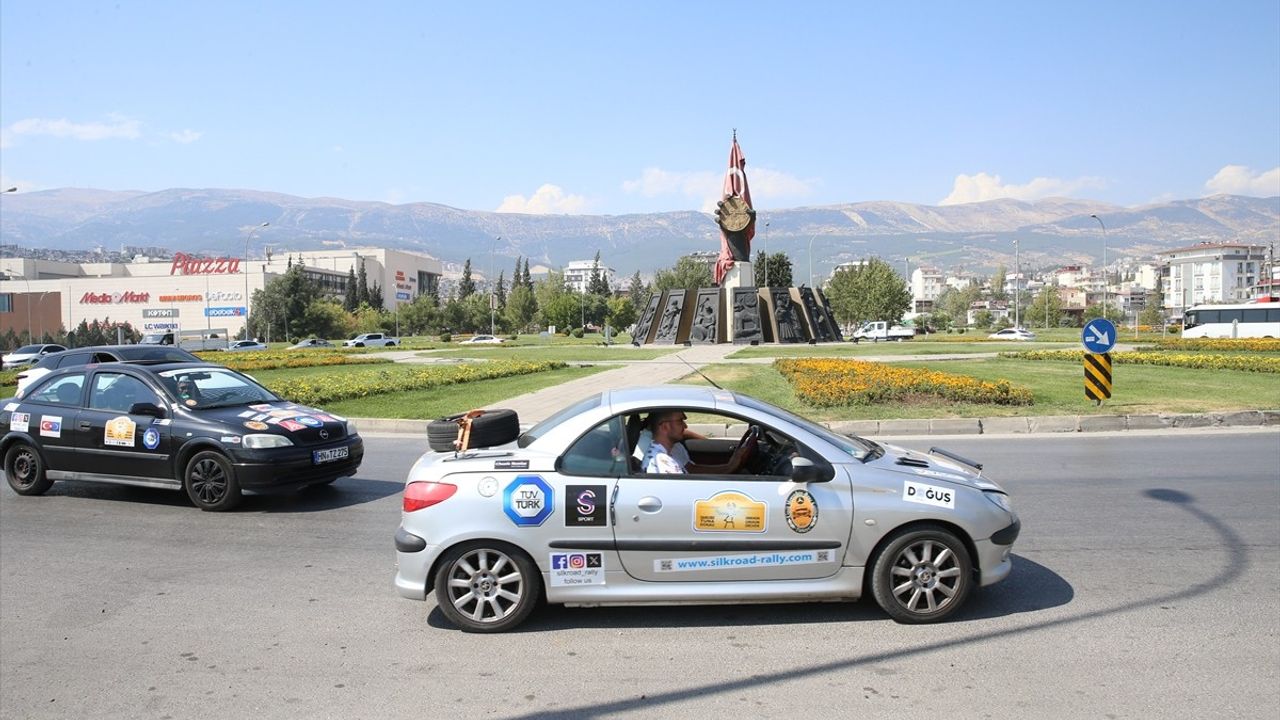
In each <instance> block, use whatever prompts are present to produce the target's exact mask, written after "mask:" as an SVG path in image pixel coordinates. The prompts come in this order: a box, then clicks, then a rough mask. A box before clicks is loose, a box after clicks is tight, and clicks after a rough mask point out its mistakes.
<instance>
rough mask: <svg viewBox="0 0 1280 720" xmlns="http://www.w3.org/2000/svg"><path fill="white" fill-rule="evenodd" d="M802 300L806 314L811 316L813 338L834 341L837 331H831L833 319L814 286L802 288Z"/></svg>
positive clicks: (820, 340)
mask: <svg viewBox="0 0 1280 720" xmlns="http://www.w3.org/2000/svg"><path fill="white" fill-rule="evenodd" d="M800 300H801V302H803V303H804V309H805V314H806V315H808V317H809V329H810V332H811V333H812V334H813V339H814V340H817V341H818V342H834V341H835V339H836V336H835V333H833V332H831V319H830V318H829V317H827V311H826V310H825V309H824V308H823V307H822V305H821V304H820V303H819V302H818V298H817V294H816V292H815V291H814V290H813V289H812V288H807V287H805V288H800Z"/></svg>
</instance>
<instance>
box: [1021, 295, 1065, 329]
mask: <svg viewBox="0 0 1280 720" xmlns="http://www.w3.org/2000/svg"><path fill="white" fill-rule="evenodd" d="M1021 319H1022V324H1023V326H1024V327H1034V326H1036V325H1041V324H1042V323H1043V325H1042V327H1045V328H1051V327H1058V324H1059V323H1060V322H1061V321H1062V298H1061V297H1060V296H1059V295H1058V288H1057V287H1056V286H1053V285H1046V286H1045V287H1043V288H1041V290H1040V292H1039V293H1037V294H1036V296H1035V299H1034V300H1032V301H1031V303H1030V304H1029V305H1027V306H1026V307H1025V308H1024V309H1023V311H1022V318H1021Z"/></svg>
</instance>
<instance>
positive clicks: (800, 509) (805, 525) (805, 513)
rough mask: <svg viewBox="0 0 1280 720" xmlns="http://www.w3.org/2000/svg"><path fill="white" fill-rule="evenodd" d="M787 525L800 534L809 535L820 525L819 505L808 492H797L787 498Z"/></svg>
mask: <svg viewBox="0 0 1280 720" xmlns="http://www.w3.org/2000/svg"><path fill="white" fill-rule="evenodd" d="M785 514H786V518H787V525H788V526H789V527H790V528H791V529H792V530H794V531H796V532H798V533H807V532H809V531H810V530H812V529H813V526H814V525H817V524H818V503H817V502H815V501H814V499H813V496H812V495H810V494H809V491H808V490H796V491H795V492H793V493H791V494H790V495H788V496H787V505H786V508H785Z"/></svg>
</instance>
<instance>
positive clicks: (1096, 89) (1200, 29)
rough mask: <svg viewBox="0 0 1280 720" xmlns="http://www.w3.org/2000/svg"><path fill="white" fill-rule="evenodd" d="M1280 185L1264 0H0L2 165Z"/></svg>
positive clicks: (48, 184)
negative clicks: (741, 169)
mask: <svg viewBox="0 0 1280 720" xmlns="http://www.w3.org/2000/svg"><path fill="white" fill-rule="evenodd" d="M734 128H737V130H738V138H739V141H740V142H741V144H742V147H743V151H744V152H745V154H746V156H747V162H748V167H747V174H748V177H749V179H750V182H751V188H752V194H753V196H754V200H755V204H756V206H757V208H761V209H770V208H786V207H798V206H813V205H829V204H836V203H844V202H860V201H867V200H898V201H907V202H918V203H927V204H943V203H956V202H969V201H975V200H985V199H991V198H995V197H1014V198H1019V199H1024V200H1035V199H1038V198H1041V197H1048V196H1066V197H1075V198H1089V199H1096V200H1103V201H1108V202H1112V203H1116V204H1120V205H1138V204H1144V203H1149V202H1160V201H1164V200H1170V199H1181V198H1193V197H1200V196H1203V195H1208V194H1214V193H1216V192H1231V193H1237V194H1244V195H1257V196H1272V195H1277V194H1280V2H1276V0H1267V1H1263V2H1231V1H1228V2H1216V3H1208V2H1201V3H1196V2H1190V3H1187V2H1175V3H1170V2H1098V3H1094V2H1067V3H1063V2H1054V3H1040V2H1011V3H950V2H936V3H930V2H921V3H911V4H898V3H881V4H872V3H859V2H848V1H845V2H837V3H823V2H770V3H751V2H736V3H728V2H673V3H668V2H659V1H652V2H646V3H620V2H551V3H528V2H522V3H503V2H499V3H492V2H488V3H486V2H482V3H423V2H404V3H400V2H379V1H377V0H374V1H373V2H367V3H350V2H344V3H336V2H332V3H331V2H300V1H299V2H238V1H235V0H233V1H231V2H216V3H195V2H181V1H179V2H136V1H134V0H118V1H117V2H83V1H82V2H48V1H47V0H5V1H4V2H3V3H2V4H0V181H2V184H3V186H4V187H10V186H14V185H16V186H18V187H19V190H20V191H24V192H25V191H34V190H40V189H49V188H57V187H92V188H102V189H110V190H145V191H153V190H162V189H166V188H171V187H188V188H202V187H217V188H246V189H254V190H269V191H276V192H282V193H288V194H292V195H300V196H306V197H316V196H328V197H341V198H347V199H351V200H377V201H385V202H392V203H405V202H418V201H428V202H436V203H442V204H445V205H450V206H453V207H458V208H465V209H469V210H499V209H502V210H504V211H523V212H561V213H574V214H625V213H633V212H652V211H668V210H699V209H706V208H707V207H708V206H709V203H711V202H713V201H714V199H715V196H716V194H717V192H718V190H719V186H720V183H721V179H722V177H723V173H724V169H725V166H726V164H727V159H728V152H729V144H730V139H731V133H732V131H733V129H734Z"/></svg>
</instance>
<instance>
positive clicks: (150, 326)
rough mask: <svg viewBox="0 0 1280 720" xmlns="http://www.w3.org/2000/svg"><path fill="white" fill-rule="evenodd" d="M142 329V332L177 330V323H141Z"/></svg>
mask: <svg viewBox="0 0 1280 720" xmlns="http://www.w3.org/2000/svg"><path fill="white" fill-rule="evenodd" d="M142 329H143V330H177V329H178V323H176V322H153V323H143V324H142Z"/></svg>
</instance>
